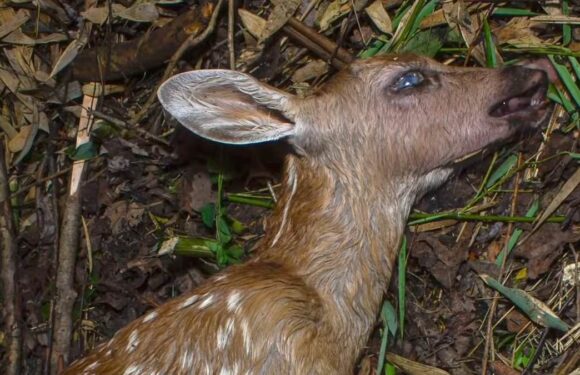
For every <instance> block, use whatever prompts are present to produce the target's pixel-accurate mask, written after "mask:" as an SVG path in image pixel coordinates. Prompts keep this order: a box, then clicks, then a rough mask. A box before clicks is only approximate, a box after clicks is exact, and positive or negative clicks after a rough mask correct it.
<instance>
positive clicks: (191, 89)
mask: <svg viewBox="0 0 580 375" xmlns="http://www.w3.org/2000/svg"><path fill="white" fill-rule="evenodd" d="M547 85H548V80H547V74H546V72H544V71H542V70H536V69H529V68H525V67H508V68H504V69H495V70H492V69H476V68H458V67H449V66H445V65H442V64H439V63H437V62H435V61H432V60H430V59H427V58H423V57H418V56H408V55H405V56H386V57H377V58H372V59H368V60H363V61H358V62H355V63H354V64H352V65H351V66H350V67H348V68H347V69H346V70H344V71H342V72H340V73H338V74H337V75H336V76H335V77H334V79H332V80H331V81H330V82H329V83H328V84H326V85H325V86H324V87H323V88H322V89H321V90H320V91H319V92H317V93H316V94H314V95H312V96H309V97H306V98H299V97H296V96H293V95H290V94H288V93H285V92H283V91H279V90H277V89H275V88H273V87H270V86H268V85H265V84H263V83H261V82H259V81H257V80H256V79H254V78H252V77H251V76H248V75H246V74H243V73H239V72H235V71H228V70H198V71H192V72H186V73H182V74H178V75H176V76H174V77H172V78H171V79H169V80H168V81H167V82H165V83H164V84H163V85H162V86H161V88H160V89H159V92H158V96H159V100H160V101H161V103H162V104H163V106H164V107H165V109H166V110H167V111H168V112H169V113H170V114H171V115H172V116H173V117H175V118H176V119H177V120H179V122H180V123H181V124H182V125H183V126H185V127H186V128H188V129H190V130H191V131H193V132H194V133H196V134H198V135H200V136H202V137H205V138H207V139H210V140H213V141H217V142H222V143H227V144H236V145H243V144H252V143H259V142H267V141H274V140H280V139H287V141H288V142H290V143H291V145H292V146H293V147H294V150H295V152H294V153H293V154H291V155H289V156H288V157H287V160H286V162H285V175H284V176H285V177H284V181H283V183H282V188H281V196H280V198H279V203H278V206H277V208H276V209H275V211H274V213H273V215H272V216H271V218H270V219H269V221H268V229H267V234H266V235H265V237H264V238H263V239H262V241H261V244H260V247H259V250H257V251H256V255H255V256H253V258H252V259H250V260H249V261H248V262H246V263H245V264H241V265H236V266H232V267H229V268H228V269H226V270H224V271H223V272H221V273H220V274H218V275H217V276H214V277H212V278H210V279H209V280H208V281H207V282H206V283H205V284H204V285H202V286H200V287H198V288H197V289H195V290H193V291H192V292H190V293H188V294H186V295H183V296H181V297H179V298H176V299H174V300H172V301H170V302H168V303H166V304H164V305H162V306H160V307H159V308H157V309H155V310H153V311H151V312H149V313H148V314H146V315H145V316H143V317H141V318H139V319H137V320H136V321H134V322H132V323H131V324H129V325H128V326H127V327H125V328H123V329H122V330H120V331H119V332H118V333H117V334H116V335H115V336H114V337H113V338H112V339H111V340H109V341H108V342H106V343H104V344H102V345H100V346H99V347H98V348H96V350H94V351H93V352H92V353H90V354H89V355H88V356H87V357H86V358H84V359H81V360H79V361H77V362H75V363H74V364H73V365H72V366H71V367H70V368H68V369H67V370H65V372H64V373H65V374H81V373H82V374H124V375H131V374H132V375H136V374H151V375H152V374H159V375H161V374H164V375H166V374H324V375H327V374H352V373H353V370H354V367H355V365H356V362H357V358H358V357H359V355H360V352H361V349H362V348H363V347H364V346H365V343H366V342H367V340H368V338H369V335H370V333H371V330H372V329H373V324H374V322H375V319H376V317H377V313H378V311H379V308H380V304H381V300H382V298H383V295H384V293H385V291H386V289H387V286H388V283H389V279H390V276H391V273H392V270H393V266H394V261H395V258H396V254H397V249H398V248H399V244H400V239H401V236H402V234H403V231H404V227H405V222H406V220H407V216H408V215H409V212H410V210H411V207H412V205H413V203H414V202H415V200H416V199H417V198H418V197H421V196H422V195H423V194H424V193H425V192H427V191H428V190H430V189H432V188H434V187H437V186H439V185H440V184H441V183H443V182H444V181H445V180H446V179H447V178H448V177H449V176H450V174H451V173H452V170H453V168H454V161H456V160H458V159H460V158H463V157H465V156H467V155H469V154H470V153H473V152H475V151H478V150H481V149H483V148H485V147H487V146H489V145H491V144H493V143H496V142H500V141H504V140H506V139H507V138H509V137H510V136H511V135H513V134H514V133H515V132H516V131H517V130H518V129H522V128H526V127H530V126H531V127H536V126H538V124H540V123H541V122H542V120H543V119H544V118H546V117H547V116H548V112H549V111H548V105H547V101H546V97H545V95H546V88H547Z"/></svg>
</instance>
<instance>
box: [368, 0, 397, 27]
mask: <svg viewBox="0 0 580 375" xmlns="http://www.w3.org/2000/svg"><path fill="white" fill-rule="evenodd" d="M365 11H366V13H367V14H368V15H369V17H370V19H371V21H373V23H374V24H375V26H376V27H377V28H378V29H379V30H381V32H383V33H385V34H391V33H392V32H393V24H392V22H391V17H389V14H388V13H387V11H386V10H385V7H383V2H382V1H381V0H376V1H375V2H373V3H372V4H371V5H369V6H368V7H367V8H366V9H365Z"/></svg>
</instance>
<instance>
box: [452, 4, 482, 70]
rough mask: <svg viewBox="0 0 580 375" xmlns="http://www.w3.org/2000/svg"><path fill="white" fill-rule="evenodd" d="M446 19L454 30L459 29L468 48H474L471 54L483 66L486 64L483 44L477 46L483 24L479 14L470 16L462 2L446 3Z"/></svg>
mask: <svg viewBox="0 0 580 375" xmlns="http://www.w3.org/2000/svg"><path fill="white" fill-rule="evenodd" d="M443 11H444V13H445V19H446V20H447V23H448V24H449V27H450V28H452V29H458V30H459V32H460V33H461V36H462V37H463V40H464V41H465V45H466V46H467V47H473V48H472V49H471V54H472V55H473V57H475V59H476V60H477V62H479V63H480V64H481V65H485V64H486V58H485V52H484V49H483V46H482V45H481V43H478V44H477V45H476V44H475V41H476V40H477V37H478V32H479V29H480V26H481V22H480V20H479V17H478V15H477V14H473V15H470V14H469V11H468V9H467V6H466V5H465V3H464V2H463V1H462V0H458V1H455V2H452V3H444V4H443Z"/></svg>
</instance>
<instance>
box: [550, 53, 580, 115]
mask: <svg viewBox="0 0 580 375" xmlns="http://www.w3.org/2000/svg"><path fill="white" fill-rule="evenodd" d="M548 58H549V59H550V61H551V62H552V65H553V66H554V69H556V72H558V76H560V79H561V80H562V82H563V83H564V86H565V87H566V89H567V90H568V92H569V93H570V96H571V97H572V99H574V102H576V105H577V106H580V88H578V86H577V85H576V83H575V82H574V78H572V74H571V73H570V72H569V71H568V69H567V68H566V66H565V65H563V64H559V63H557V62H556V59H555V58H554V56H553V55H548Z"/></svg>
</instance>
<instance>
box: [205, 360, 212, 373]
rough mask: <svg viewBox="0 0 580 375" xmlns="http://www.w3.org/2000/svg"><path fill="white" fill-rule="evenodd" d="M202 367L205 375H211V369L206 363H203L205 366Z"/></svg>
mask: <svg viewBox="0 0 580 375" xmlns="http://www.w3.org/2000/svg"><path fill="white" fill-rule="evenodd" d="M204 367H205V373H206V374H207V375H211V374H212V371H211V367H210V365H209V363H208V362H206V363H205V366H204Z"/></svg>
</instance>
